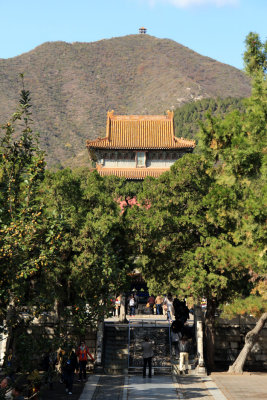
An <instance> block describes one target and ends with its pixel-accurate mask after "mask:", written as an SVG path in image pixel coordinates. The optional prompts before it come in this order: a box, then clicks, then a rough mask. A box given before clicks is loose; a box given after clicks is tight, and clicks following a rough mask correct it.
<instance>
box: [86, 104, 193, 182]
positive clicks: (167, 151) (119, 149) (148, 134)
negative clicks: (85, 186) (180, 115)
mask: <svg viewBox="0 0 267 400" xmlns="http://www.w3.org/2000/svg"><path fill="white" fill-rule="evenodd" d="M173 116H174V115H173V112H170V111H167V114H166V115H114V111H109V112H108V113H107V125H106V137H104V138H98V139H95V140H88V141H87V143H86V146H87V148H88V151H89V155H90V159H91V160H92V161H93V162H95V164H96V169H97V171H98V172H99V174H100V175H101V176H106V175H115V176H118V177H124V178H126V179H130V180H143V179H144V178H146V177H147V176H152V177H155V178H157V177H159V176H160V175H161V174H162V173H163V172H165V171H168V170H169V169H170V167H171V165H172V164H173V163H174V162H175V161H176V160H178V159H179V158H181V157H182V156H183V155H184V154H186V153H191V152H192V151H193V149H194V148H195V141H194V140H188V139H183V138H177V137H176V136H175V134H174V119H173Z"/></svg>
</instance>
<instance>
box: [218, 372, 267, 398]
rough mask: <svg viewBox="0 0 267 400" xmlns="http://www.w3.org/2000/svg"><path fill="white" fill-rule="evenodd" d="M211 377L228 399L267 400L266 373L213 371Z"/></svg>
mask: <svg viewBox="0 0 267 400" xmlns="http://www.w3.org/2000/svg"><path fill="white" fill-rule="evenodd" d="M211 378H212V380H213V381H214V382H215V383H216V384H217V386H218V387H219V388H220V389H221V391H222V392H223V393H224V395H225V397H226V398H227V400H267V374H266V373H258V374H256V373H248V372H245V373H244V374H242V375H234V374H228V373H218V374H216V373H212V374H211Z"/></svg>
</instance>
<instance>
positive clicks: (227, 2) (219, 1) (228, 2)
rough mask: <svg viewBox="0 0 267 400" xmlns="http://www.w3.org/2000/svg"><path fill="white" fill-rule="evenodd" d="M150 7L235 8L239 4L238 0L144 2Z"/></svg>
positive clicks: (157, 0)
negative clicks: (164, 4)
mask: <svg viewBox="0 0 267 400" xmlns="http://www.w3.org/2000/svg"><path fill="white" fill-rule="evenodd" d="M146 1H148V2H149V3H150V4H151V5H156V4H157V3H166V4H171V5H173V6H175V7H178V8H187V7H192V6H207V5H211V6H216V7H223V6H236V5H238V4H239V0H146Z"/></svg>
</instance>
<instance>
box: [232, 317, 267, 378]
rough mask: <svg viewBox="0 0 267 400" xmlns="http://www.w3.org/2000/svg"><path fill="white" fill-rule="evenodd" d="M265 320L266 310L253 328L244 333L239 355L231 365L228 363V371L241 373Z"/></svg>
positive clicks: (266, 318)
mask: <svg viewBox="0 0 267 400" xmlns="http://www.w3.org/2000/svg"><path fill="white" fill-rule="evenodd" d="M266 320H267V312H266V313H264V314H262V316H261V317H260V319H259V320H258V322H257V324H256V326H255V328H253V329H252V330H251V331H249V332H248V333H247V334H246V337H245V345H244V347H243V349H242V350H241V352H240V353H239V356H238V357H237V359H236V360H235V362H234V363H233V365H230V367H229V369H228V372H231V373H234V374H242V373H243V367H244V364H245V362H246V359H247V356H248V355H249V353H250V351H251V349H252V347H253V346H254V344H255V343H256V342H257V341H258V337H259V334H260V332H261V330H262V329H263V327H264V325H265V322H266Z"/></svg>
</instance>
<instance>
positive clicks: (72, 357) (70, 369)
mask: <svg viewBox="0 0 267 400" xmlns="http://www.w3.org/2000/svg"><path fill="white" fill-rule="evenodd" d="M77 367H78V362H77V355H76V352H75V350H74V349H71V351H70V352H69V354H68V356H67V357H66V359H65V361H64V365H63V374H64V381H65V384H66V392H67V393H68V394H72V387H73V381H74V372H75V370H76V369H77Z"/></svg>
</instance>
